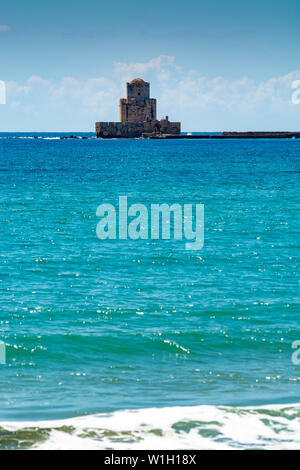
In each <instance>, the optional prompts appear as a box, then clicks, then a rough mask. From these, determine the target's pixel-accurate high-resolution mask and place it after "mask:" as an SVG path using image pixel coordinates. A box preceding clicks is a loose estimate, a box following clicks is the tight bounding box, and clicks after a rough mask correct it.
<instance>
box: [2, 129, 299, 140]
mask: <svg viewBox="0 0 300 470" xmlns="http://www.w3.org/2000/svg"><path fill="white" fill-rule="evenodd" d="M18 134H20V135H18ZM0 139H46V140H70V139H71V140H73V139H78V140H82V139H83V140H90V139H93V140H128V139H129V140H132V139H134V140H145V139H146V140H148V139H154V140H164V139H175V140H176V139H177V140H182V139H193V140H194V139H200V140H203V139H204V140H205V139H217V140H219V139H221V140H224V139H300V132H291V131H265V132H263V131H257V132H254V131H249V132H214V133H213V132H212V133H209V132H207V133H205V132H203V133H200V132H185V133H181V134H180V135H174V134H158V135H151V136H145V137H136V138H133V137H132V138H127V137H114V138H111V137H100V138H97V137H96V135H95V133H94V132H77V133H68V132H33V133H31V132H0Z"/></svg>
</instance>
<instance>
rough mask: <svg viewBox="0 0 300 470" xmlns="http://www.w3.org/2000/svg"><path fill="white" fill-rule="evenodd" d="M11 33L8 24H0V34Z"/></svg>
mask: <svg viewBox="0 0 300 470" xmlns="http://www.w3.org/2000/svg"><path fill="white" fill-rule="evenodd" d="M9 31H11V27H10V26H8V24H0V33H7V32H9Z"/></svg>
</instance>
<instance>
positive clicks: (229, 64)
mask: <svg viewBox="0 0 300 470" xmlns="http://www.w3.org/2000/svg"><path fill="white" fill-rule="evenodd" d="M299 45H300V0H288V1H286V0H251V1H249V0H239V1H237V0H226V1H224V0H209V1H207V0H205V1H204V0H185V1H184V2H183V1H178V0H165V1H162V0H151V1H149V2H146V1H141V0H139V1H137V0H126V1H125V0H124V1H119V0H114V1H113V2H107V1H105V2H104V1H101V0H97V1H95V0H85V1H84V2H82V1H79V0H73V1H69V0H59V1H58V0H52V1H51V2H41V1H40V0H39V1H36V0H14V2H5V3H2V5H1V10H0V57H1V62H0V81H1V82H2V84H3V82H4V83H5V86H6V104H0V132H16V131H20V132H26V131H28V132H34V131H36V132H38V131H44V132H45V131H49V132H55V131H61V132H62V131H66V132H71V131H74V132H75V131H77V132H78V131H94V123H95V121H118V120H119V99H120V98H121V97H125V90H126V81H130V80H131V79H133V78H135V77H141V78H143V79H144V80H146V81H150V83H151V96H152V97H153V98H157V100H158V106H157V108H158V117H159V118H162V117H164V116H165V115H168V116H169V118H170V120H174V121H181V122H182V130H184V131H206V132H209V131H223V130H293V131H296V130H298V131H299V130H300V104H298V105H297V104H293V102H292V94H293V89H292V85H293V83H295V82H296V81H297V80H298V81H299V80H300V47H299ZM299 88H300V84H299Z"/></svg>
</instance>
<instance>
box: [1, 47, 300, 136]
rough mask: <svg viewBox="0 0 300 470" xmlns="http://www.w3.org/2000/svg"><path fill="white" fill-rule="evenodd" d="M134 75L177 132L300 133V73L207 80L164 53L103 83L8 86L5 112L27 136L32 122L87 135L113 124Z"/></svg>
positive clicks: (70, 80) (38, 80)
mask: <svg viewBox="0 0 300 470" xmlns="http://www.w3.org/2000/svg"><path fill="white" fill-rule="evenodd" d="M136 76H141V77H142V78H144V79H145V80H147V81H150V82H151V91H152V96H153V97H156V98H157V99H158V113H159V118H160V117H162V116H164V115H166V114H167V115H169V116H170V119H172V120H180V121H181V122H182V127H183V130H190V131H221V130H233V129H234V130H298V129H299V127H300V124H299V122H300V121H299V117H300V106H295V105H294V104H293V103H292V93H293V89H292V84H293V82H294V81H295V80H297V79H300V70H296V71H292V72H290V73H288V74H286V75H283V76H280V77H271V78H269V79H267V80H265V81H261V82H255V81H254V80H252V79H251V78H249V77H238V78H237V79H236V80H227V79H226V78H224V76H222V74H220V76H217V77H212V78H211V77H207V76H205V75H204V74H203V75H202V74H199V73H198V72H196V71H194V70H184V69H182V68H181V67H180V66H179V65H177V64H176V61H175V58H174V57H172V56H167V55H160V56H158V57H156V58H153V59H151V60H149V61H147V62H140V63H132V64H126V63H120V62H116V63H114V64H113V70H112V73H111V76H110V77H103V76H102V77H101V76H100V77H95V78H90V79H87V80H79V79H77V78H76V77H64V78H62V79H61V80H60V81H54V80H52V79H49V78H43V77H39V76H31V77H29V78H28V79H27V80H26V81H25V82H24V83H18V82H8V83H7V103H8V104H7V106H8V107H10V108H11V110H14V111H15V113H17V112H18V116H20V115H23V126H22V128H23V129H24V130H25V128H24V125H25V124H24V116H26V120H27V123H28V127H27V129H28V130H29V129H31V128H32V126H33V125H35V123H41V122H44V124H45V126H46V127H47V129H46V127H45V126H43V129H44V130H68V129H73V130H91V131H93V130H94V122H95V121H96V120H104V121H109V120H117V121H118V120H119V114H118V103H119V98H121V97H124V96H125V83H126V81H129V80H131V79H132V78H134V77H136ZM16 109H17V110H18V111H16ZM10 118H13V114H10ZM0 123H1V121H0ZM57 125H58V126H59V127H55V126H57ZM32 130H34V129H32ZM36 130H42V129H41V127H37V128H36Z"/></svg>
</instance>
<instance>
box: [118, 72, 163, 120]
mask: <svg viewBox="0 0 300 470" xmlns="http://www.w3.org/2000/svg"><path fill="white" fill-rule="evenodd" d="M120 120H121V122H123V123H126V122H147V121H148V122H149V121H156V100H155V99H153V98H150V83H148V82H144V80H142V79H141V78H135V79H134V80H132V81H131V82H130V83H127V98H121V99H120Z"/></svg>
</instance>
